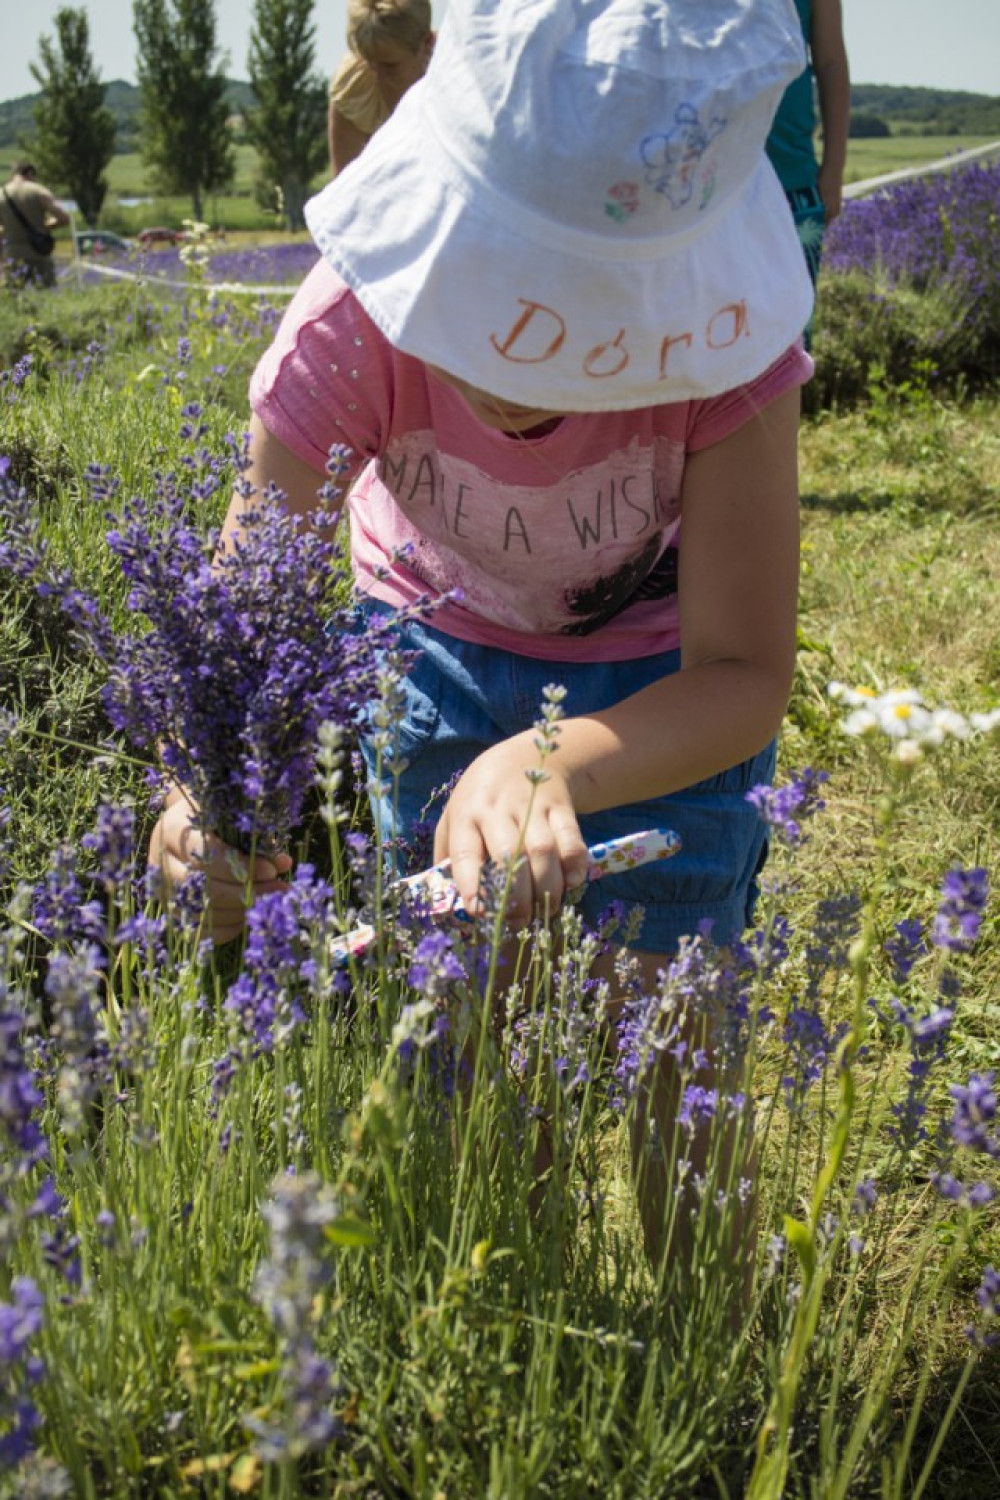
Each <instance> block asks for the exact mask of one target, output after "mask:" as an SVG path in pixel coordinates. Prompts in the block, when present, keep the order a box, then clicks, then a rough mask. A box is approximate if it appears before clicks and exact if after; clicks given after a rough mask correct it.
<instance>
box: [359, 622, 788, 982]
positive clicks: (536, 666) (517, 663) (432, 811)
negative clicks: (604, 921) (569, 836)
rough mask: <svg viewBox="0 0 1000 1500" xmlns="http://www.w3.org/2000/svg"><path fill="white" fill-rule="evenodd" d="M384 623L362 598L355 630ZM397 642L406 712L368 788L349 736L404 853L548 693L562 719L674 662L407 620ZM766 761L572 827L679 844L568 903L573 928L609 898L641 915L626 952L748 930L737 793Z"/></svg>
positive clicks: (745, 827)
mask: <svg viewBox="0 0 1000 1500" xmlns="http://www.w3.org/2000/svg"><path fill="white" fill-rule="evenodd" d="M392 613H393V611H392V609H391V607H390V606H388V605H384V604H381V603H379V602H378V601H375V600H372V599H366V600H364V601H363V602H362V603H361V605H360V606H359V609H358V616H357V618H358V628H359V629H360V630H363V629H364V625H365V621H366V620H367V619H369V618H371V616H372V615H373V614H379V615H382V614H392ZM399 644H400V646H401V648H403V649H405V650H408V651H415V652H417V653H419V654H418V655H417V656H416V659H415V662H414V665H413V667H412V669H411V670H410V672H409V673H408V674H407V676H406V677H405V678H404V679H403V682H402V689H403V695H404V699H405V704H404V707H403V711H402V714H401V716H400V718H399V720H398V723H397V725H396V727H394V730H393V743H392V747H391V751H390V755H389V763H388V764H387V763H386V757H385V752H383V759H382V763H381V766H380V773H381V777H382V780H381V784H380V785H379V786H376V784H375V774H376V751H375V748H374V744H373V736H372V734H371V733H370V732H369V731H370V724H369V726H368V729H366V728H364V727H363V728H362V733H361V748H362V753H363V755H364V758H365V763H366V765H367V768H368V774H369V795H370V797H371V801H372V811H373V814H374V817H375V819H376V823H377V825H378V827H379V829H380V836H381V837H382V838H383V840H385V841H386V842H388V841H389V840H390V839H393V838H398V839H400V840H401V841H402V842H403V843H404V844H406V843H407V842H409V841H410V840H411V838H412V832H413V830H414V829H415V828H416V827H417V826H418V825H419V824H420V823H422V822H424V821H426V820H430V822H431V823H433V822H436V820H437V818H438V816H439V814H440V811H441V808H442V806H443V802H444V797H445V793H446V789H447V788H449V787H450V786H451V785H452V784H453V782H454V780H455V778H456V777H457V776H458V775H459V774H460V773H461V772H462V771H464V770H465V768H466V767H467V766H468V765H469V764H470V763H471V762H472V761H473V760H474V759H475V758H476V756H477V755H479V754H480V753H481V752H482V751H484V750H486V749H488V748H489V747H490V746H491V745H495V744H496V743H497V742H498V741H499V740H502V739H505V738H508V737H509V736H511V735H515V734H519V733H521V732H522V731H523V730H526V729H530V728H531V727H532V726H533V725H534V724H536V723H537V722H538V720H539V717H540V712H541V705H542V701H543V689H544V688H545V687H546V686H547V685H548V684H549V683H552V682H556V683H559V684H560V685H561V686H563V687H564V688H565V689H566V697H565V700H564V705H563V706H564V710H565V713H566V715H567V717H570V716H573V715H577V714H587V713H596V712H599V711H600V710H601V709H604V708H608V707H610V706H611V705H612V704H614V703H617V702H618V701H620V700H621V699H622V698H626V697H628V696H630V695H631V694H632V693H636V692H638V691H639V690H640V689H641V688H644V687H646V686H647V685H648V684H650V683H652V682H655V681H657V680H658V679H660V678H661V677H666V676H668V675H669V674H670V673H672V672H676V671H678V670H679V668H680V652H679V651H668V652H664V653H662V654H660V655H657V656H645V657H641V658H639V659H638V660H635V661H624V662H552V661H539V660H537V659H535V658H533V657H527V656H520V655H517V654H515V653H513V652H509V651H502V650H499V649H497V648H496V647H492V646H476V645H471V644H469V643H468V642H466V641H461V640H458V639H456V638H455V637H454V636H449V635H445V634H443V633H442V632H441V631H438V630H434V629H432V628H431V627H430V626H427V625H424V624H418V623H407V624H405V625H404V626H401V628H400V640H399ZM650 733H651V734H652V733H655V726H650ZM393 760H394V761H395V762H396V764H397V765H398V766H399V767H401V770H400V772H399V775H398V776H392V774H391V773H392V769H393V767H392V761H393ZM774 764H775V745H774V742H773V741H772V742H771V744H769V745H768V746H766V748H765V749H763V750H762V751H761V752H760V753H759V754H758V755H756V756H754V757H753V758H752V759H750V760H747V761H743V762H742V763H741V764H740V765H738V766H734V767H733V768H732V769H731V770H728V771H723V772H722V773H721V774H719V775H717V776H710V777H709V778H708V779H707V780H706V781H699V782H697V783H696V784H695V785H694V786H690V787H688V788H686V789H685V790H684V791H680V792H673V793H671V794H670V796H667V797H657V798H654V799H652V800H650V801H648V802H630V803H628V804H627V805H625V806H622V807H613V808H608V809H607V810H606V811H604V812H599V813H588V814H586V815H585V816H581V818H580V828H581V831H582V833H583V836H584V838H585V839H586V841H587V843H588V844H595V843H599V842H604V841H606V840H609V839H612V838H619V837H621V836H622V835H623V834H626V833H632V832H634V833H641V832H643V831H644V830H645V829H648V828H672V829H674V830H675V832H676V833H678V834H679V835H680V838H681V849H680V852H679V853H677V854H675V855H673V856H672V857H671V858H670V859H667V860H663V861H661V862H660V863H657V864H653V865H648V866H644V867H642V868H640V869H637V870H633V871H628V872H626V873H623V874H620V875H612V876H606V877H605V878H604V879H602V880H600V881H596V882H594V883H593V884H591V885H590V886H589V887H588V888H587V890H586V892H585V893H584V895H583V898H582V900H581V901H580V903H579V905H580V909H581V911H582V913H583V917H584V920H585V921H586V922H587V923H588V924H589V925H592V926H596V925H597V922H598V919H599V918H600V916H601V914H602V913H603V912H604V911H605V910H606V908H607V907H608V905H609V904H610V903H611V902H612V901H614V902H621V903H623V904H624V906H625V908H626V912H630V911H631V910H632V909H633V908H634V907H636V906H638V907H641V908H642V909H643V914H642V924H641V928H640V930H639V933H638V936H637V938H636V940H635V941H634V942H633V943H632V946H633V947H634V948H636V949H637V950H639V951H642V952H647V953H662V954H665V955H670V954H673V953H675V952H676V950H677V947H678V942H679V940H680V938H681V937H683V936H685V935H691V936H693V935H695V934H696V933H698V932H699V931H704V930H705V927H704V924H706V923H707V924H711V925H710V931H711V936H712V938H713V939H714V940H715V941H716V942H719V943H724V942H726V941H728V940H730V939H732V938H734V937H738V936H739V934H740V933H742V932H743V931H744V930H745V928H746V927H747V926H748V925H749V924H750V922H751V921H752V918H753V910H754V905H755V902H756V898H757V893H758V887H757V876H758V875H759V873H760V870H761V868H762V866H763V864H764V860H765V858H766V855H767V836H766V828H765V825H764V823H763V821H762V820H761V818H760V817H759V815H758V813H757V811H756V809H755V808H754V807H753V805H752V804H751V803H749V802H747V800H746V795H747V793H748V792H749V791H750V789H751V788H752V787H755V786H759V785H761V784H762V783H768V784H770V782H771V779H772V777H773V775H774Z"/></svg>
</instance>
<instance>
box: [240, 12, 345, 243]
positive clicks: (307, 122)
mask: <svg viewBox="0 0 1000 1500" xmlns="http://www.w3.org/2000/svg"><path fill="white" fill-rule="evenodd" d="M312 11H313V0H256V3H255V5H254V10H253V29H252V31H251V33H250V51H249V54H248V57H247V68H248V71H249V74H250V84H251V87H252V88H253V92H254V98H255V101H256V102H255V104H254V106H253V107H252V108H251V109H250V110H248V111H247V113H246V116H245V125H246V133H247V137H248V139H249V140H250V142H251V143H252V144H253V145H254V146H255V147H256V149H257V156H258V161H259V168H258V174H257V189H258V198H259V199H260V201H261V202H266V203H268V204H273V203H274V201H275V198H278V200H279V202H280V204H281V207H282V211H283V212H284V215H285V221H286V224H287V227H288V228H289V229H292V230H294V229H301V228H302V226H303V224H304V222H305V221H304V219H303V215H302V210H303V206H304V204H305V201H306V198H307V196H308V193H309V184H310V181H311V179H312V178H313V177H314V176H315V175H316V173H317V172H318V171H319V170H320V169H321V168H322V167H323V166H324V165H325V163H326V159H327V144H326V97H327V88H326V82H325V80H324V79H323V78H322V77H321V76H320V75H319V74H317V73H316V72H315V51H316V49H315V42H316V28H315V26H314V25H313V21H312Z"/></svg>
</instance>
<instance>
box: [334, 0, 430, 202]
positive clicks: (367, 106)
mask: <svg viewBox="0 0 1000 1500" xmlns="http://www.w3.org/2000/svg"><path fill="white" fill-rule="evenodd" d="M347 45H348V48H349V49H350V50H349V51H348V53H347V56H346V57H345V58H344V60H343V62H342V63H341V65H340V67H339V68H338V69H337V71H336V73H335V74H334V76H333V79H332V80H331V83H330V107H329V113H328V131H329V141H330V175H331V177H336V176H337V174H338V172H342V171H343V169H344V168H345V167H346V166H347V164H348V162H352V161H353V160H354V158H355V157H356V156H360V154H361V152H362V151H363V150H364V148H365V146H366V145H367V144H368V142H369V141H370V140H371V138H372V136H373V135H374V134H375V131H376V130H377V129H378V128H379V126H380V125H383V124H384V123H385V121H386V120H387V119H388V118H389V116H390V115H391V114H392V112H393V110H394V109H395V107H396V105H397V104H398V103H399V101H400V99H402V97H403V95H404V94H405V93H406V90H407V89H408V88H409V87H410V85H411V84H413V83H416V81H417V79H418V78H422V77H423V75H424V72H425V70H426V68H427V64H428V63H429V62H430V58H431V53H432V52H433V50H434V32H433V31H432V30H431V7H430V0H350V3H349V5H348V10H347Z"/></svg>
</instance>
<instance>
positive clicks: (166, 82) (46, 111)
mask: <svg viewBox="0 0 1000 1500" xmlns="http://www.w3.org/2000/svg"><path fill="white" fill-rule="evenodd" d="M312 13H313V0H255V3H254V6H253V25H252V29H251V33H250V49H249V53H248V56H247V68H248V71H249V76H250V89H251V97H252V103H251V104H250V105H249V106H248V107H247V108H246V109H245V111H244V114H243V134H244V136H245V138H246V139H247V140H248V141H249V142H250V144H251V145H253V146H254V147H255V149H256V152H257V160H258V171H257V182H256V191H257V196H258V199H259V201H260V202H261V203H262V204H264V205H266V206H267V207H271V208H274V207H278V208H279V209H280V211H281V213H282V215H283V217H284V220H285V223H286V225H287V227H288V228H289V229H291V230H295V229H300V228H301V227H302V225H303V222H304V221H303V208H304V206H305V201H306V197H307V195H308V189H309V183H310V180H311V179H312V178H313V177H314V176H315V175H316V173H317V172H318V171H319V170H320V169H321V168H322V167H323V165H324V163H325V162H326V155H327V145H326V81H325V79H324V78H323V76H322V75H321V74H319V73H318V72H317V69H316V55H315V53H316V29H315V26H314V24H313V19H312ZM54 24H55V33H54V36H45V35H43V36H42V37H41V38H40V41H39V48H38V51H39V57H38V61H37V62H35V63H32V65H31V72H32V76H33V77H34V78H35V80H36V82H37V83H38V85H39V89H40V92H39V96H38V98H37V100H36V101H35V104H34V109H33V115H34V125H35V131H34V139H33V141H32V145H31V153H32V156H33V159H34V161H35V164H36V166H37V167H38V170H39V172H40V173H41V175H42V176H43V177H45V178H46V179H48V180H51V181H54V182H58V183H59V184H64V185H65V187H66V188H67V190H68V192H69V193H70V194H71V195H72V197H73V198H74V199H75V200H76V203H77V206H78V208H79V211H80V214H81V216H82V217H83V218H84V220H85V221H86V223H87V224H89V225H94V224H96V222H97V218H98V215H99V214H100V212H101V208H102V207H103V204H104V199H105V197H106V195H107V191H108V180H107V176H106V175H105V174H106V171H107V167H108V164H109V163H110V161H111V158H112V157H113V156H114V154H115V134H116V130H115V117H114V115H113V113H112V112H111V110H110V109H109V108H108V106H107V102H106V95H107V85H106V84H104V83H102V82H101V79H100V76H99V73H98V71H97V68H96V67H95V64H94V59H93V55H92V53H91V49H90V32H89V26H88V22H87V13H86V11H85V10H83V9H79V10H75V9H73V8H72V7H69V6H67V7H65V8H64V9H61V10H59V11H58V12H57V13H56V16H55V21H54ZM133 28H134V31H135V38H136V46H137V63H136V70H137V76H138V84H139V122H138V137H139V150H140V153H141V155H142V159H143V162H144V165H145V167H146V170H147V173H148V175H149V179H150V183H151V186H152V187H153V188H154V189H155V190H156V191H157V192H160V193H165V194H183V195H184V196H185V197H188V198H190V200H191V208H192V214H193V217H194V218H195V219H196V220H201V219H203V217H204V203H205V199H206V197H207V196H208V195H210V194H213V193H219V192H224V191H225V190H226V189H227V188H228V187H230V186H231V184H232V181H233V176H234V172H235V160H234V137H233V132H232V130H231V128H230V116H231V104H230V99H229V89H230V85H229V83H228V81H227V79H226V77H225V75H224V73H223V71H222V58H221V56H220V54H219V49H218V44H217V37H216V19H215V6H214V0H134V3H133Z"/></svg>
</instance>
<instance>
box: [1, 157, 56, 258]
mask: <svg viewBox="0 0 1000 1500" xmlns="http://www.w3.org/2000/svg"><path fill="white" fill-rule="evenodd" d="M69 222H70V218H69V214H68V213H67V212H66V210H65V209H64V208H63V207H62V205H61V204H59V203H57V202H56V200H55V198H54V197H53V195H52V193H51V192H50V190H49V189H48V188H47V187H45V186H44V185H43V184H42V183H40V182H39V181H38V173H37V172H36V171H35V167H34V164H33V163H32V162H30V161H21V162H18V163H17V165H16V166H15V167H14V170H13V172H12V173H11V175H10V181H9V182H6V183H5V184H4V186H3V187H2V188H0V227H2V229H3V243H4V260H5V262H6V267H7V280H8V283H12V284H14V285H21V284H23V283H24V282H27V281H32V282H36V283H39V284H40V285H42V286H54V285H55V279H56V270H55V265H54V264H53V261H52V251H53V249H54V248H55V240H54V239H53V236H52V230H53V229H54V228H59V227H62V226H64V225H68V224H69Z"/></svg>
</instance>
